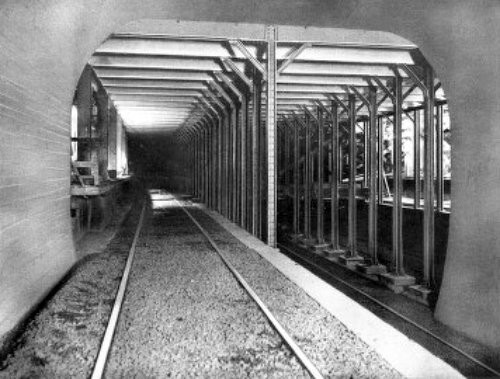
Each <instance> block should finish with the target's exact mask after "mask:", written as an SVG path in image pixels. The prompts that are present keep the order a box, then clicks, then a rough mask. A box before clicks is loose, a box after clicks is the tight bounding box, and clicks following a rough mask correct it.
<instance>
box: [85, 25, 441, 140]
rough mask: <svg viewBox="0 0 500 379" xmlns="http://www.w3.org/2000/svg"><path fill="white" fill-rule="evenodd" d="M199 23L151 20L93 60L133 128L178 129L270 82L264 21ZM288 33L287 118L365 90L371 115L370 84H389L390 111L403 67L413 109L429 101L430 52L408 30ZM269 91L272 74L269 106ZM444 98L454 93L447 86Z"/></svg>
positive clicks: (383, 106) (284, 45) (280, 102)
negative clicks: (424, 84)
mask: <svg viewBox="0 0 500 379" xmlns="http://www.w3.org/2000/svg"><path fill="white" fill-rule="evenodd" d="M186 25H187V26H188V27H187V28H186ZM196 25H197V23H183V26H182V27H180V28H179V29H180V31H181V32H183V33H184V35H182V36H180V35H173V34H159V33H157V31H156V30H155V33H151V32H150V30H148V27H147V26H146V24H144V23H143V24H142V25H141V24H140V23H139V24H137V23H136V24H135V25H133V26H132V27H131V28H130V30H128V31H127V30H126V29H124V30H120V32H118V33H115V34H113V35H111V36H110V37H109V38H108V39H107V40H106V41H105V42H104V43H103V44H102V45H101V46H100V47H99V48H98V49H97V50H96V52H95V54H94V55H93V56H92V58H91V60H90V62H89V63H90V64H91V66H92V67H93V68H94V70H95V72H96V74H97V76H98V77H99V78H100V80H101V82H102V84H103V86H104V87H105V89H106V91H107V92H108V94H109V95H110V97H111V99H112V101H113V102H114V104H115V106H116V108H117V109H118V111H119V113H120V115H121V116H122V118H123V120H124V123H125V125H126V126H127V128H128V130H129V131H130V132H153V131H162V132H164V131H167V132H168V131H173V130H176V129H177V128H179V127H181V126H184V125H188V124H192V123H194V122H196V121H198V120H199V119H201V118H202V117H203V116H204V115H205V114H206V113H207V112H213V110H215V109H217V104H224V103H225V100H228V99H229V98H231V99H233V98H235V96H237V95H238V93H240V92H242V91H244V89H245V88H250V87H251V86H252V84H253V81H255V80H258V81H260V80H262V76H261V73H260V71H259V66H261V67H265V62H266V54H265V52H266V49H265V46H266V40H265V39H264V38H258V37H259V36H258V34H259V33H256V31H258V30H261V31H262V30H264V26H260V29H259V27H258V26H255V25H252V26H251V27H250V28H249V29H250V31H249V30H248V28H246V29H245V28H243V27H241V28H239V29H238V30H240V31H239V32H235V31H234V30H233V31H232V32H231V31H229V32H226V33H221V32H220V30H219V29H218V28H216V27H214V28H211V27H208V28H207V26H206V25H204V28H199V27H196ZM280 28H281V27H280ZM286 28H290V27H286ZM149 29H151V28H149ZM157 29H158V28H157ZM202 29H204V30H203V32H200V31H201V30H202ZM229 29H230V30H231V28H229ZM140 30H143V31H142V32H141V31H140ZM195 31H197V32H195ZM334 31H335V30H334ZM282 34H283V35H285V36H287V37H288V38H286V37H285V38H282V39H278V42H277V52H276V53H277V67H278V77H277V112H278V115H279V116H280V117H283V116H286V115H289V114H293V113H294V112H303V111H304V107H306V108H308V109H312V107H316V106H318V104H322V105H325V106H328V104H329V103H330V102H331V101H332V100H333V99H335V98H337V99H339V100H346V99H347V95H348V93H351V92H355V93H356V94H357V95H358V104H357V105H358V115H363V114H367V110H366V109H365V108H364V106H363V103H362V100H361V98H360V96H363V95H366V94H367V90H368V88H369V86H377V87H379V88H380V90H379V91H378V104H379V111H380V112H384V111H385V112H390V111H391V110H392V107H393V104H392V100H391V98H390V96H389V95H388V93H387V92H388V91H387V89H390V88H391V85H392V80H393V78H394V76H395V75H400V76H402V77H403V98H404V104H403V109H404V108H411V107H415V106H420V105H422V103H423V101H424V97H423V93H422V91H421V90H420V88H419V87H418V86H417V85H416V81H417V80H418V77H420V76H421V68H420V67H419V64H418V63H419V61H421V56H420V54H419V53H418V49H417V47H416V46H415V45H413V44H411V43H408V42H407V41H405V40H403V39H402V38H399V37H397V36H393V35H391V34H388V33H379V32H367V31H358V32H356V31H348V33H347V36H348V38H346V33H345V32H344V34H342V33H339V35H340V36H341V37H342V38H338V39H336V40H334V41H330V42H328V41H325V37H324V36H323V35H321V34H319V35H318V39H317V40H306V41H299V40H298V39H297V37H296V36H294V34H293V33H290V32H289V31H288V32H287V33H280V35H282ZM312 34H314V33H312ZM261 35H262V36H263V35H264V33H263V32H262V33H261ZM412 73H413V74H415V76H416V78H415V77H413V76H412V75H411V74H412ZM436 85H437V86H438V85H439V83H438V82H436ZM264 89H265V80H264V82H263V87H262V90H263V91H262V110H263V111H265V104H266V99H265V91H264ZM436 98H437V99H438V100H439V99H444V93H443V91H442V90H441V89H439V90H438V91H437V92H436Z"/></svg>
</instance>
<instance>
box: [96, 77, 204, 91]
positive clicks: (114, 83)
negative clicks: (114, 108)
mask: <svg viewBox="0 0 500 379" xmlns="http://www.w3.org/2000/svg"><path fill="white" fill-rule="evenodd" d="M101 82H102V85H103V86H104V87H106V88H168V89H170V88H171V89H204V88H205V87H206V85H205V84H204V83H203V81H177V80H175V81H174V80H166V81H164V80H150V79H148V80H137V79H134V80H132V79H101Z"/></svg>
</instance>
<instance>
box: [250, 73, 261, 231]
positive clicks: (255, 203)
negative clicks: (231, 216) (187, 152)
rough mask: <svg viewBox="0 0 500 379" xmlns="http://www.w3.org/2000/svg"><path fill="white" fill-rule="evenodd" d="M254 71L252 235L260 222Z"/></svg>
mask: <svg viewBox="0 0 500 379" xmlns="http://www.w3.org/2000/svg"><path fill="white" fill-rule="evenodd" d="M256 71H257V70H254V80H253V83H254V88H253V93H252V95H253V96H252V141H251V146H252V204H251V208H252V234H254V235H257V234H258V225H259V222H260V218H259V215H260V212H259V210H260V196H259V184H260V183H259V176H260V175H259V173H260V172H259V126H260V102H261V86H260V79H259V75H258V73H257V72H256Z"/></svg>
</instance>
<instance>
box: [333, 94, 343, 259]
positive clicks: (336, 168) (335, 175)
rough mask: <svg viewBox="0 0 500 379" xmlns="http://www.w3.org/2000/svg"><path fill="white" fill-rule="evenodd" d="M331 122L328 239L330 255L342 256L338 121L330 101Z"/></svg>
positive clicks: (334, 103)
mask: <svg viewBox="0 0 500 379" xmlns="http://www.w3.org/2000/svg"><path fill="white" fill-rule="evenodd" d="M331 122H332V134H331V139H330V146H331V151H332V152H331V155H330V159H331V162H330V166H331V169H332V171H331V175H330V197H331V209H330V220H331V221H330V234H331V236H330V239H331V249H332V251H331V253H332V254H342V253H344V251H341V249H340V245H339V181H340V180H339V179H340V170H339V168H340V165H339V162H340V149H339V119H338V104H337V103H336V102H335V101H332V104H331Z"/></svg>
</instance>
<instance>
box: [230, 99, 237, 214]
mask: <svg viewBox="0 0 500 379" xmlns="http://www.w3.org/2000/svg"><path fill="white" fill-rule="evenodd" d="M231 124H232V125H231V197H230V201H231V207H230V208H231V214H230V216H231V220H232V221H233V222H237V220H236V218H237V212H238V206H237V204H238V201H237V199H238V191H239V188H238V175H237V165H236V156H237V155H236V153H237V141H236V139H237V138H238V108H237V106H236V104H235V105H234V106H233V107H232V109H231Z"/></svg>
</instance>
